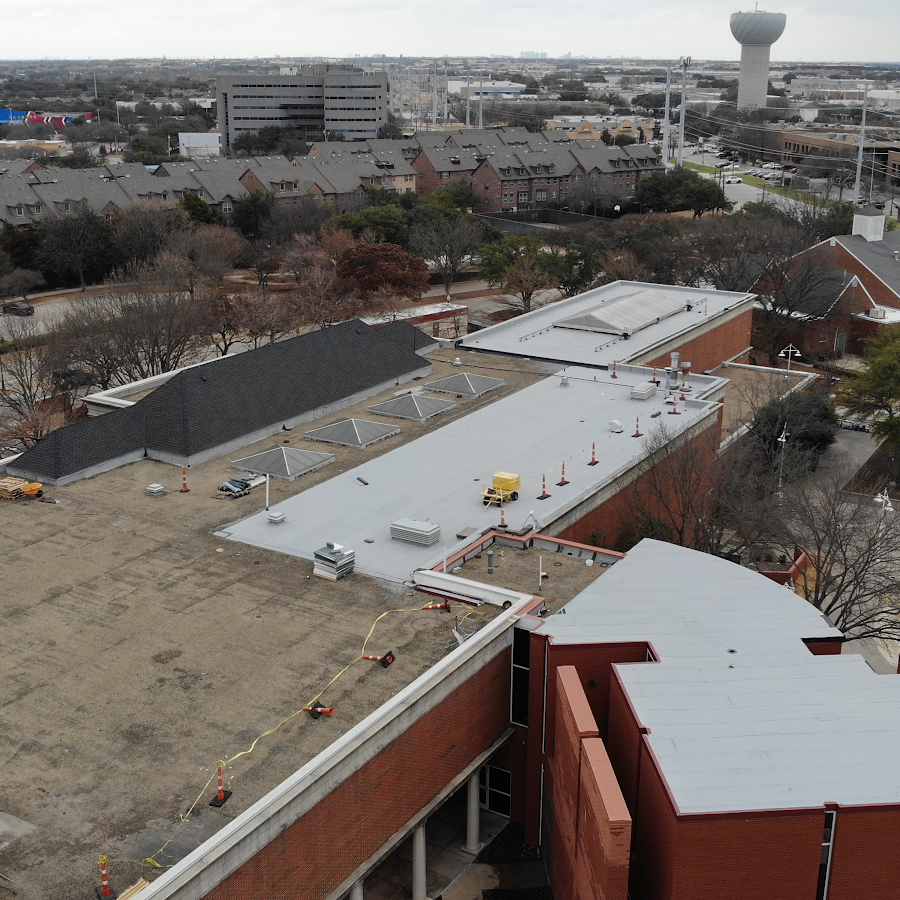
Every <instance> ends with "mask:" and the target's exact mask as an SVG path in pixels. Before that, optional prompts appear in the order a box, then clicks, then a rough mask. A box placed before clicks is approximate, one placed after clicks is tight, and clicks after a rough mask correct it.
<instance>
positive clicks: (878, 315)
mask: <svg viewBox="0 0 900 900" xmlns="http://www.w3.org/2000/svg"><path fill="white" fill-rule="evenodd" d="M869 318H870V319H886V318H887V312H886V311H885V310H883V309H880V308H879V307H877V306H876V307H874V308H873V309H870V310H869Z"/></svg>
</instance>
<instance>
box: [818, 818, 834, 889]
mask: <svg viewBox="0 0 900 900" xmlns="http://www.w3.org/2000/svg"><path fill="white" fill-rule="evenodd" d="M836 819H837V813H835V812H834V811H832V810H828V812H826V813H825V833H824V835H823V836H822V856H821V858H820V860H819V886H818V888H817V890H816V900H826V898H827V897H828V877H829V875H831V853H832V851H833V850H834V828H835V825H836V824H837V821H836Z"/></svg>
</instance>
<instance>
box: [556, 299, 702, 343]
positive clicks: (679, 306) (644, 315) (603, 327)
mask: <svg viewBox="0 0 900 900" xmlns="http://www.w3.org/2000/svg"><path fill="white" fill-rule="evenodd" d="M684 308H685V304H684V303H683V302H681V300H680V299H677V298H675V297H667V296H666V295H665V294H662V293H661V292H660V291H654V290H652V289H646V290H641V291H635V292H634V293H632V294H626V295H625V296H624V297H616V298H614V299H612V300H607V301H606V302H605V303H602V304H600V305H599V306H595V307H594V308H593V309H589V310H586V311H585V312H582V313H578V314H577V315H574V316H569V317H568V318H566V319H560V320H559V321H558V322H554V323H553V326H554V328H576V329H579V330H582V331H599V332H602V333H605V334H633V333H634V332H635V331H640V329H641V328H646V327H647V326H648V325H655V324H656V323H657V322H659V321H660V320H661V319H665V318H666V317H668V316H671V315H674V314H675V313H677V312H681V311H682V310H683V309H684Z"/></svg>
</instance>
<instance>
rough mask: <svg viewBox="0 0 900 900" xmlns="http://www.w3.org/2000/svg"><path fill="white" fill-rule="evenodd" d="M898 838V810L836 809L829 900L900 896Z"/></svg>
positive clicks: (899, 816) (899, 831) (899, 813)
mask: <svg viewBox="0 0 900 900" xmlns="http://www.w3.org/2000/svg"><path fill="white" fill-rule="evenodd" d="M821 824H822V825H824V818H823V821H822V823H821ZM898 834H900V807H897V806H892V807H882V808H881V809H878V808H876V809H864V808H854V807H841V808H840V809H838V810H837V821H836V823H835V833H834V851H833V855H832V858H831V877H830V878H829V885H828V900H859V898H863V897H873V898H874V897H885V898H886V897H896V896H897V895H898V893H900V853H897V835H898ZM820 840H821V837H820Z"/></svg>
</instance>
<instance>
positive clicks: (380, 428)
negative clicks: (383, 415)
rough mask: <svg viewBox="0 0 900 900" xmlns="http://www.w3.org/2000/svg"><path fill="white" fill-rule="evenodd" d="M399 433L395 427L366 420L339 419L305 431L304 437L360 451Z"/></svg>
mask: <svg viewBox="0 0 900 900" xmlns="http://www.w3.org/2000/svg"><path fill="white" fill-rule="evenodd" d="M399 433H400V428H399V427H398V426H396V425H385V424H384V423H383V422H370V421H368V420H367V419H340V420H339V421H337V422H332V423H331V424H330V425H323V426H322V427H321V428H314V429H313V430H312V431H307V432H306V437H307V438H308V439H309V440H311V441H323V442H324V443H326V444H340V445H341V446H343V447H356V448H358V449H359V450H362V449H363V448H364V447H368V446H369V445H370V444H377V443H378V442H379V441H383V440H386V439H387V438H389V437H393V435H395V434H399Z"/></svg>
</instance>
